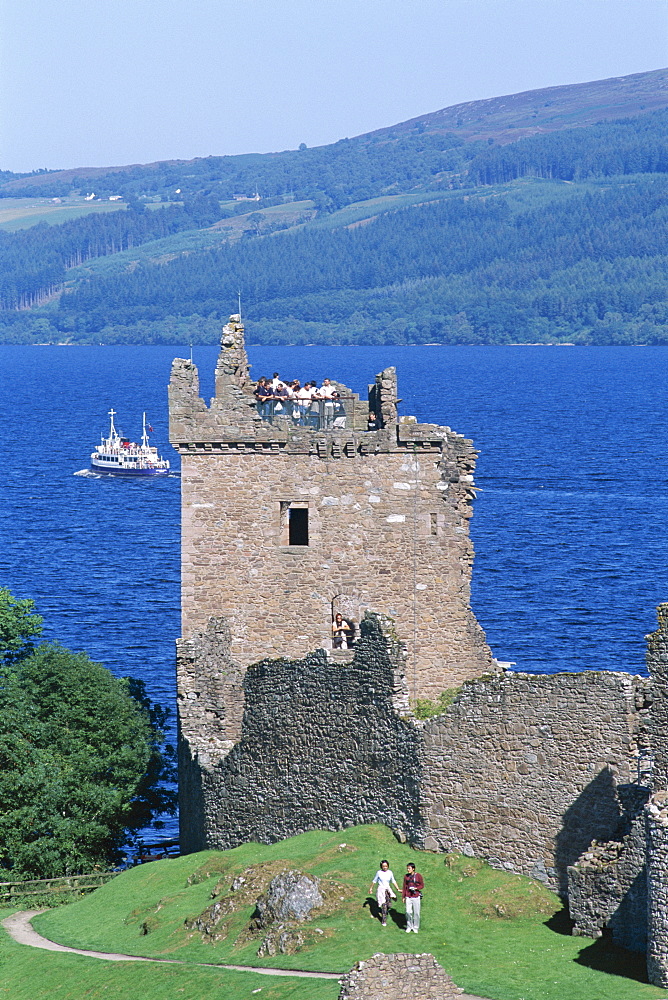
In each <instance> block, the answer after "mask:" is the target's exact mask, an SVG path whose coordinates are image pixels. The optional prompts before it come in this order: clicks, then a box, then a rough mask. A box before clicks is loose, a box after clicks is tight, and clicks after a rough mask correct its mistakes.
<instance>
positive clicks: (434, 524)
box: [429, 514, 438, 535]
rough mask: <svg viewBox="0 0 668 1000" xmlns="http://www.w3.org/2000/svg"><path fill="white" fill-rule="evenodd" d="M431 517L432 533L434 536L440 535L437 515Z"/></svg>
mask: <svg viewBox="0 0 668 1000" xmlns="http://www.w3.org/2000/svg"><path fill="white" fill-rule="evenodd" d="M429 517H430V521H431V533H432V535H437V534H438V522H437V520H436V514H430V515H429Z"/></svg>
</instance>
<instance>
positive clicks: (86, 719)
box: [0, 592, 174, 878]
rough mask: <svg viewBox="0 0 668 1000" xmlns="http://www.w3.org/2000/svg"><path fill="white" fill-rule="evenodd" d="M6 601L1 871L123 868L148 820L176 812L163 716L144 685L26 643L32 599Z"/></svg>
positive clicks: (0, 728) (0, 694)
mask: <svg viewBox="0 0 668 1000" xmlns="http://www.w3.org/2000/svg"><path fill="white" fill-rule="evenodd" d="M0 593H2V594H3V596H4V607H5V614H4V616H3V618H2V619H0V621H2V620H4V621H5V623H6V624H5V625H4V634H5V635H6V636H8V639H7V640H6V643H5V645H6V648H8V650H9V655H8V656H6V657H5V661H4V666H3V667H2V670H1V672H0V868H1V869H2V870H4V872H5V873H6V877H19V878H21V877H30V876H33V877H37V878H39V877H49V876H54V875H70V874H76V873H78V872H88V871H91V870H92V869H93V868H94V867H96V866H102V867H105V868H106V867H108V866H110V865H113V864H116V863H118V861H119V860H120V858H121V849H122V847H123V845H124V844H125V843H127V841H128V837H129V836H132V835H133V833H135V832H136V831H137V830H139V829H141V828H142V827H144V826H146V825H148V824H149V823H150V821H151V820H152V818H153V816H154V815H155V814H156V813H158V812H162V811H166V810H173V808H174V795H173V793H172V792H171V791H169V790H167V789H166V788H164V787H163V786H162V784H161V782H162V781H163V780H165V779H170V778H172V777H173V773H172V767H171V764H170V761H171V758H172V751H171V748H167V749H166V750H165V751H164V753H163V752H162V750H161V748H162V745H163V742H164V737H163V731H162V730H163V726H164V723H165V720H166V714H167V713H166V712H165V711H164V710H163V709H161V708H159V707H158V706H154V705H152V704H151V703H150V701H149V699H148V698H147V696H146V692H145V690H144V687H143V685H142V683H141V682H140V681H136V680H133V679H131V678H120V679H118V678H115V677H114V676H113V675H112V674H111V673H110V671H108V670H106V669H105V668H104V667H102V666H100V665H99V664H97V663H93V662H92V661H91V660H90V659H89V658H88V657H87V656H86V654H85V653H72V652H70V651H69V650H67V649H63V648H62V647H60V646H57V645H54V644H49V643H44V644H42V645H40V646H38V647H37V648H36V649H33V648H32V647H31V645H30V642H29V640H30V638H31V637H33V636H35V635H37V634H39V632H40V631H41V621H42V620H41V618H39V617H38V616H35V615H32V607H33V604H32V602H31V601H14V599H13V598H11V595H9V596H7V594H8V592H0Z"/></svg>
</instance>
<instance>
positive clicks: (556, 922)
mask: <svg viewBox="0 0 668 1000" xmlns="http://www.w3.org/2000/svg"><path fill="white" fill-rule="evenodd" d="M341 845H345V846H341ZM383 857H387V858H389V860H390V866H391V867H392V868H393V870H394V873H395V875H396V876H397V879H398V880H399V879H400V877H401V876H402V874H403V872H404V870H405V864H406V862H407V861H409V860H415V861H416V862H417V864H418V868H419V870H420V871H421V872H422V874H423V875H424V877H425V881H426V890H425V898H424V902H423V923H422V929H421V932H420V935H419V936H417V937H407V936H406V934H405V933H404V924H403V907H402V906H399V907H398V908H397V912H396V913H395V914H394V919H393V920H391V921H390V922H389V924H388V926H387V927H386V928H382V927H381V926H380V924H379V923H378V921H375V920H372V919H371V918H370V914H369V909H368V907H367V906H365V903H366V900H367V889H368V886H369V882H370V880H371V878H372V876H373V874H374V872H375V871H376V868H377V867H378V863H379V861H380V859H381V858H383ZM283 867H294V868H299V869H302V870H304V871H307V872H311V873H312V874H314V875H316V876H318V877H320V878H321V879H324V880H325V879H329V880H331V881H330V882H329V883H327V885H328V886H329V888H328V898H329V899H331V900H332V901H333V902H332V905H331V912H330V913H329V914H328V915H321V916H320V917H318V916H316V917H315V918H314V920H313V922H312V923H311V924H310V925H308V928H309V929H307V930H306V932H305V938H306V942H305V945H304V947H303V948H302V949H301V950H300V951H298V952H297V954H295V955H281V954H277V955H275V956H273V957H268V956H267V957H263V958H258V957H257V949H258V946H259V943H260V940H261V937H258V936H257V935H256V936H253V935H251V934H249V931H248V925H249V921H250V917H251V913H252V911H253V904H252V901H250V897H249V898H248V899H247V900H246V901H245V903H244V902H243V900H242V901H240V902H239V904H238V906H237V908H236V909H232V908H230V910H229V912H228V913H226V914H225V916H224V918H223V920H222V922H221V924H219V925H217V927H216V936H217V937H219V938H220V939H219V940H214V941H213V942H211V941H204V940H203V939H202V935H201V933H200V932H199V931H196V930H188V929H187V928H186V926H185V923H184V922H185V921H186V920H192V919H193V918H195V917H198V916H200V915H201V914H203V913H204V911H205V910H206V909H207V907H209V906H211V905H212V902H213V897H212V893H215V900H216V901H221V900H222V901H225V900H227V899H235V898H236V899H239V896H236V897H235V896H234V894H233V893H231V892H230V891H229V886H230V883H231V882H232V880H233V878H235V876H237V875H240V874H241V873H245V875H246V876H247V877H248V876H249V873H248V871H247V869H249V868H250V869H251V873H250V875H251V877H253V878H262V877H264V878H265V881H266V880H268V879H269V878H270V877H271V876H272V875H273V874H275V873H276V872H277V871H278V870H281V869H282V868H283ZM253 898H254V897H253ZM34 926H35V928H36V929H37V930H39V931H40V933H42V934H44V935H45V936H46V937H49V938H53V939H54V940H56V941H59V942H61V943H63V944H68V945H73V946H75V947H80V948H87V949H91V948H92V949H97V950H100V951H119V952H123V953H127V954H135V955H146V956H156V957H166V958H167V957H168V958H177V959H180V960H182V961H186V962H191V963H196V962H221V963H233V964H239V965H257V966H276V967H281V968H301V969H308V970H321V971H327V972H343V971H347V970H348V969H349V968H350V967H351V966H352V964H353V963H354V962H355V961H356V960H357V959H361V958H367V957H369V956H370V955H372V954H373V953H374V952H376V951H383V952H387V953H391V952H398V951H403V950H407V949H409V950H413V951H414V950H416V949H419V951H420V952H423V951H428V952H432V953H433V954H434V955H435V956H436V958H437V960H438V961H439V962H441V964H442V965H443V966H444V968H445V969H446V970H447V971H448V972H449V973H450V975H452V977H453V979H454V980H455V982H456V983H458V985H459V986H462V987H463V988H464V989H466V990H467V991H469V992H471V993H477V994H479V995H480V996H483V997H491V998H494V1000H641V998H647V1000H649V998H653V997H664V996H665V995H666V994H665V992H664V991H662V990H659V989H657V988H655V987H652V986H649V985H648V984H647V983H646V982H645V981H643V980H644V960H643V958H642V956H635V955H633V954H631V953H629V952H625V951H623V950H622V949H617V948H614V947H612V946H610V945H608V944H606V943H604V942H602V941H598V942H592V941H590V940H588V939H583V938H573V937H571V936H570V934H569V933H568V927H567V926H565V921H564V920H563V917H562V916H561V906H560V903H559V901H558V899H557V898H556V896H554V895H553V894H552V893H550V892H548V891H547V890H545V889H544V888H542V887H541V886H540V885H538V884H537V883H535V882H532V881H530V880H529V879H525V878H521V877H519V876H514V875H509V874H507V873H504V872H499V871H496V870H494V869H492V868H489V867H488V866H486V865H484V864H483V863H482V862H479V861H476V860H472V859H469V858H463V857H460V856H458V855H452V856H447V857H446V856H444V855H438V854H428V853H424V854H423V853H416V852H414V851H412V850H411V849H410V848H409V847H407V846H405V845H401V844H398V843H397V842H396V840H395V839H394V837H393V836H392V835H391V833H390V832H389V831H388V830H386V829H385V828H384V827H381V826H370V827H368V826H367V827H357V828H355V829H349V830H345V831H343V832H339V833H330V832H314V833H307V834H303V835H301V836H299V837H293V838H291V839H290V840H287V841H283V842H282V843H278V844H272V845H259V844H246V845H243V846H242V847H239V848H236V849H235V850H232V851H224V852H216V851H207V852H203V853H201V854H194V855H189V856H187V857H183V858H178V859H175V860H168V861H159V862H154V863H152V864H150V865H146V866H143V867H139V868H135V869H132V870H130V871H128V872H125V873H123V874H122V875H120V876H119V877H118V878H116V879H114V880H113V881H112V882H110V883H108V884H107V885H105V886H103V887H102V888H101V889H99V890H97V891H96V892H95V893H94V894H92V895H91V896H89V897H87V898H86V899H84V900H81V901H80V902H78V903H75V904H73V905H71V906H67V907H61V908H59V909H57V910H52V911H50V912H48V913H44V914H42V915H41V916H39V917H37V918H36V919H35V921H34ZM316 928H318V930H316ZM47 958H48V960H51V959H50V957H47ZM90 961H92V960H90ZM204 971H205V970H204ZM160 974H161V973H160ZM156 975H158V973H156ZM198 975H200V973H198ZM265 985H266V983H265V984H264V985H263V992H262V995H261V996H266V995H268V994H266V993H265ZM316 985H318V987H319V988H322V990H323V992H322V996H330V995H331V996H336V990H334V991H333V992H331V993H328V992H327V989H331V988H332V986H334V987H335V986H336V983H333V984H332V983H330V984H328V983H326V982H325V983H324V984H317V981H311V983H310V984H307V987H308V989H310V990H311V992H310V994H308V995H310V996H313V997H316V996H320V995H321V994H320V993H316V992H315V990H316ZM272 988H275V989H278V990H281V991H282V990H284V989H287V988H288V986H287V985H285V983H282V982H281V983H278V984H277V985H276V986H275V987H272ZM289 988H290V989H292V988H293V986H292V985H290V986H289ZM295 988H296V987H295ZM0 995H1V994H0ZM63 995H65V996H66V995H67V994H63ZM81 995H84V994H81ZM91 995H95V994H91ZM155 995H156V996H158V995H160V994H157V993H156V994H155ZM204 995H205V994H202V996H204ZM238 995H239V996H241V995H242V994H241V993H239V994H238ZM272 995H276V996H281V997H282V996H286V997H287V996H298V995H301V994H297V993H284V992H280V993H276V994H272ZM105 996H107V994H106V993H105Z"/></svg>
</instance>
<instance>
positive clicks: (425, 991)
mask: <svg viewBox="0 0 668 1000" xmlns="http://www.w3.org/2000/svg"><path fill="white" fill-rule="evenodd" d="M461 993H462V990H461V989H460V988H459V987H458V986H455V984H454V983H453V981H452V979H451V978H450V976H449V975H448V974H447V973H446V971H445V970H444V969H443V967H442V966H441V965H439V964H438V962H437V961H436V959H435V958H434V956H433V955H429V954H422V955H409V954H405V953H404V954H398V955H382V954H378V955H373V957H372V958H369V959H367V960H366V961H365V962H358V963H357V964H356V965H355V966H354V967H353V969H352V970H351V971H350V972H348V973H347V974H346V975H345V976H344V977H343V979H342V980H341V992H340V993H339V1000H455V998H456V997H459V996H461Z"/></svg>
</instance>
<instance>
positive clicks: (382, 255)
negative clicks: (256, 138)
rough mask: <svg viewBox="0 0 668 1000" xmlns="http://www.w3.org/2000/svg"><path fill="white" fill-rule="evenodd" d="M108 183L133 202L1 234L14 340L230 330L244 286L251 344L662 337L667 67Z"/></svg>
mask: <svg viewBox="0 0 668 1000" xmlns="http://www.w3.org/2000/svg"><path fill="white" fill-rule="evenodd" d="M615 100H616V101H617V102H618V104H617V105H615V104H614V101H615ZM664 106H667V107H664ZM462 109H467V110H465V111H463V110H462ZM532 109H533V110H532ZM541 109H542V110H541ZM615 111H618V112H619V113H618V114H617V115H616V114H615ZM446 112H447V114H446ZM453 115H454V116H455V117H454V126H452V122H451V119H452V117H453ZM527 115H531V116H534V115H535V119H534V124H533V125H532V124H531V122H529V124H527V123H526V118H527ZM597 115H599V117H598V118H597ZM458 120H459V121H461V126H458V125H457V122H458ZM523 122H524V124H522V123H523ZM536 122H537V124H536ZM451 126H452V128H451ZM515 126H516V127H515ZM485 129H486V130H487V131H486V132H485ZM513 131H516V132H517V134H518V135H519V136H521V137H520V138H518V139H517V141H509V135H510V133H511V132H513ZM483 132H484V134H485V135H486V136H487V138H486V139H485V141H482V139H483ZM3 176H6V175H0V185H2V181H3ZM90 180H91V179H90V178H86V185H89V184H90ZM80 181H81V178H77V172H76V171H67V172H61V173H60V174H55V173H54V174H49V173H45V174H41V175H31V176H30V177H24V178H13V179H11V180H10V181H8V182H7V181H5V182H4V186H0V195H3V194H4V196H5V199H7V198H8V197H9V194H10V192H11V191H13V192H14V193H16V192H17V191H19V192H23V193H24V194H25V191H26V188H25V187H24V188H21V187H17V185H20V184H24V185H29V186H30V185H32V186H33V187H34V188H35V189H36V190H42V191H46V192H47V193H48V194H49V196H51V195H52V194H53V197H58V198H60V197H61V196H62V197H63V198H66V197H67V196H68V191H70V190H71V188H72V185H74V184H75V183H80ZM105 184H107V185H108V186H107V188H105V187H104V185H105ZM39 185H46V187H43V188H40V187H39ZM58 185H61V186H62V185H65V187H67V186H68V185H69V187H68V188H67V191H66V190H64V188H63V187H58ZM175 185H176V187H175ZM121 188H122V191H121ZM177 188H178V192H177ZM95 189H96V192H97V193H98V195H100V194H103V193H104V192H105V191H109V192H112V191H113V192H114V194H118V193H122V194H123V200H122V202H121V203H120V208H121V209H122V210H119V211H112V212H109V213H108V214H91V215H88V216H87V217H85V218H80V219H76V220H74V221H70V222H67V223H65V224H62V225H52V226H47V225H44V224H43V225H41V226H37V227H33V228H28V229H25V230H23V231H19V232H14V233H9V232H1V231H0V274H2V278H1V279H0V340H4V341H5V342H24V343H29V342H45V341H47V342H53V341H57V342H60V341H66V342H82V343H99V342H104V343H118V342H137V343H142V342H143V343H165V342H171V343H183V342H184V341H185V342H187V341H194V342H200V343H201V342H215V341H216V340H217V338H218V336H219V331H220V325H221V322H222V321H224V320H225V319H226V318H227V316H228V315H229V313H230V312H231V311H234V307H235V303H236V293H237V290H238V289H241V291H242V295H243V300H244V311H245V314H246V318H247V326H248V331H249V335H250V336H249V339H250V340H251V341H252V342H256V343H315V342H321V343H425V342H427V343H430V342H441V343H515V342H524V343H526V342H532V343H533V342H574V343H585V344H589V343H606V344H610V343H668V280H667V279H666V273H667V272H666V263H667V262H668V239H667V237H666V232H667V227H666V222H667V216H668V198H667V196H668V72H666V71H656V72H654V73H646V74H637V75H636V76H634V77H625V78H620V79H617V80H612V81H600V82H598V83H596V84H584V85H577V86H574V87H559V88H551V89H550V90H547V91H534V92H530V93H529V94H521V95H515V96H514V97H511V98H499V99H495V100H494V101H489V102H473V103H471V104H469V105H461V106H459V109H456V108H455V109H446V110H445V111H444V112H438V113H435V114H434V115H427V116H424V118H421V119H415V120H414V121H413V122H408V123H404V124H403V125H398V126H395V127H394V128H393V129H390V130H382V131H380V132H376V133H372V134H370V135H368V136H360V137H358V138H357V139H353V140H341V142H338V143H335V144H333V145H332V146H327V147H320V148H318V149H313V150H307V149H301V150H298V151H293V152H287V153H281V154H269V155H266V156H260V155H248V156H245V157H222V158H215V157H211V158H208V159H206V160H197V161H190V162H189V163H187V164H184V163H178V164H175V163H162V164H154V165H151V166H149V167H128V168H123V169H122V170H118V171H116V172H114V173H113V174H109V173H108V172H107V173H106V174H105V173H104V172H103V173H99V172H98V173H97V175H96V177H95ZM81 190H84V189H83V188H82V189H81ZM254 190H258V191H260V192H261V194H260V198H261V200H259V201H257V202H255V201H252V202H248V201H243V200H242V201H239V200H235V199H234V195H235V194H236V195H237V196H238V195H239V194H240V193H241V194H245V195H246V196H248V195H249V194H250V193H252V192H253V191H254ZM57 191H60V194H56V193H54V192H57ZM176 198H178V201H177V200H175V199H176ZM7 203H8V202H7V201H5V202H3V201H2V200H0V206H2V205H3V204H7ZM77 210H78V209H77Z"/></svg>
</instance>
